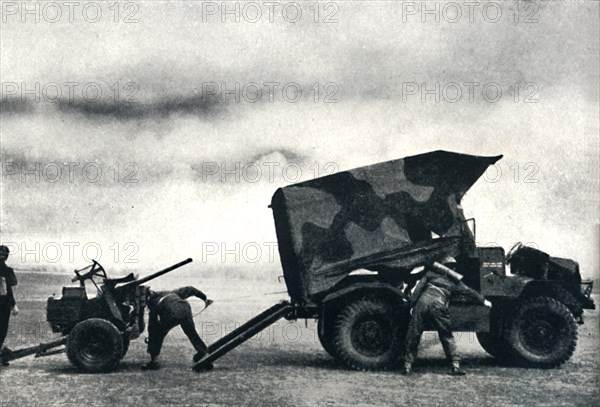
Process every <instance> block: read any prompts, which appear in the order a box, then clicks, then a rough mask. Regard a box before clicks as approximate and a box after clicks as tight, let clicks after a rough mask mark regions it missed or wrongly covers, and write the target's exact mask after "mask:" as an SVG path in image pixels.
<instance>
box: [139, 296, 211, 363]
mask: <svg viewBox="0 0 600 407" xmlns="http://www.w3.org/2000/svg"><path fill="white" fill-rule="evenodd" d="M192 296H193V297H197V298H200V299H201V300H202V301H204V302H205V304H206V306H207V307H208V306H209V305H210V304H212V301H211V300H209V299H208V298H207V297H206V295H205V294H204V293H203V292H202V291H200V290H198V289H196V288H194V287H182V288H179V289H177V290H174V291H152V290H148V309H149V311H150V317H149V322H148V340H147V343H148V353H149V354H150V362H148V363H146V364H145V365H143V366H142V369H143V370H155V369H158V368H159V367H160V366H159V364H158V362H157V361H156V359H157V358H158V355H159V354H160V350H161V348H162V344H163V341H164V339H165V336H167V334H168V333H169V331H170V330H171V329H173V328H175V327H176V326H177V325H181V329H182V330H183V332H184V333H185V334H186V335H187V337H188V338H189V340H190V342H191V343H192V345H193V346H194V349H196V352H197V353H196V354H195V355H194V358H193V359H194V362H197V361H199V360H200V359H202V357H203V356H204V355H205V354H206V353H207V352H208V347H207V346H206V344H205V343H204V341H203V340H202V339H201V338H200V335H198V332H197V331H196V326H195V324H194V320H193V319H192V308H191V306H190V304H189V303H188V302H187V301H186V299H187V298H189V297H192Z"/></svg>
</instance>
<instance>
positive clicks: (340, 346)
mask: <svg viewBox="0 0 600 407" xmlns="http://www.w3.org/2000/svg"><path fill="white" fill-rule="evenodd" d="M394 315H395V313H394V310H393V307H392V306H391V305H390V304H388V303H386V302H384V301H381V300H377V299H370V298H363V299H360V300H357V301H354V302H352V303H350V304H349V305H347V306H346V307H345V308H343V309H342V311H341V312H340V314H339V315H338V317H337V320H336V323H335V329H334V335H333V347H334V352H335V354H336V355H337V357H338V358H340V359H341V360H342V361H343V362H344V363H346V364H347V365H349V366H351V367H352V368H354V369H358V370H382V369H388V368H390V367H392V366H393V365H394V364H395V363H396V361H397V359H398V355H399V352H400V349H401V342H402V339H401V336H400V335H399V329H398V323H397V322H396V321H395V320H394Z"/></svg>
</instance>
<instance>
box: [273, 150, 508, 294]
mask: <svg viewBox="0 0 600 407" xmlns="http://www.w3.org/2000/svg"><path fill="white" fill-rule="evenodd" d="M501 157H502V156H496V157H479V156H472V155H466V154H457V153H452V152H447V151H434V152H430V153H425V154H420V155H416V156H412V157H406V158H403V159H398V160H392V161H387V162H383V163H379V164H374V165H369V166H366V167H360V168H356V169H353V170H349V171H343V172H339V173H336V174H333V175H329V176H326V177H322V178H316V179H313V180H310V181H306V182H301V183H298V184H294V185H290V186H287V187H284V188H280V189H278V190H277V191H276V192H275V194H274V195H273V199H272V202H271V208H272V209H273V215H274V218H275V228H276V232H277V239H278V244H279V253H280V256H281V262H282V266H283V271H284V276H285V281H286V285H287V288H288V292H289V294H290V296H291V297H292V298H293V299H296V300H306V299H307V298H310V297H311V296H313V295H316V294H319V293H322V292H324V291H326V290H328V289H329V288H331V287H332V286H333V285H335V284H336V283H338V282H339V281H340V280H341V279H343V278H344V277H345V276H346V275H347V274H348V273H350V272H351V271H353V270H356V269H359V268H372V269H373V268H375V269H376V268H377V266H380V265H383V266H386V265H388V266H394V267H402V268H409V267H410V268H412V267H414V266H416V265H419V264H423V263H424V262H425V261H434V260H437V259H439V257H440V256H443V255H445V254H450V255H456V254H457V250H458V242H459V240H460V237H459V236H460V232H456V231H457V230H460V229H461V228H460V223H461V222H464V215H463V213H462V210H461V209H460V207H459V206H458V205H459V203H460V200H461V198H462V197H463V195H464V194H465V193H466V192H467V190H468V189H469V188H470V187H471V186H472V185H473V184H474V183H475V181H477V179H478V178H479V177H480V176H481V175H482V174H483V173H484V172H485V170H486V169H487V167H488V166H489V165H492V164H494V163H495V162H496V161H498V160H499V159H500V158H501ZM431 232H434V233H435V234H437V235H438V236H440V237H441V238H437V239H432V233H431Z"/></svg>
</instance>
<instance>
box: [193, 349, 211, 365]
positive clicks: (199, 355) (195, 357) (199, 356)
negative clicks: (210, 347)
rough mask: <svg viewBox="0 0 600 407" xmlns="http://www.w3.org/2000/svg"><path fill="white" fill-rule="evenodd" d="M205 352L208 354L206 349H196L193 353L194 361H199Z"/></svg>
mask: <svg viewBox="0 0 600 407" xmlns="http://www.w3.org/2000/svg"><path fill="white" fill-rule="evenodd" d="M206 354H208V351H205V350H201V351H198V352H197V353H196V354H195V355H194V358H193V359H194V363H197V362H198V361H200V359H202V358H203V357H204V356H205V355H206Z"/></svg>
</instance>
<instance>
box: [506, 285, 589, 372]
mask: <svg viewBox="0 0 600 407" xmlns="http://www.w3.org/2000/svg"><path fill="white" fill-rule="evenodd" d="M505 335H506V340H507V341H508V342H509V344H510V346H511V348H512V353H513V357H514V359H515V362H516V363H517V364H520V365H524V366H531V367H543V368H552V367H558V366H560V365H562V364H563V363H565V362H566V361H567V360H569V358H570V357H571V356H572V355H573V352H574V351H575V347H576V346H577V323H576V322H575V318H574V317H573V314H572V313H571V311H569V308H567V307H566V306H565V305H564V304H562V303H560V302H558V301H557V300H555V299H553V298H549V297H535V298H531V299H528V300H526V301H524V302H523V303H522V304H521V306H520V308H519V310H518V312H517V314H516V316H515V317H514V319H513V321H512V323H511V324H510V326H509V329H508V331H507V332H506V333H505Z"/></svg>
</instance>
